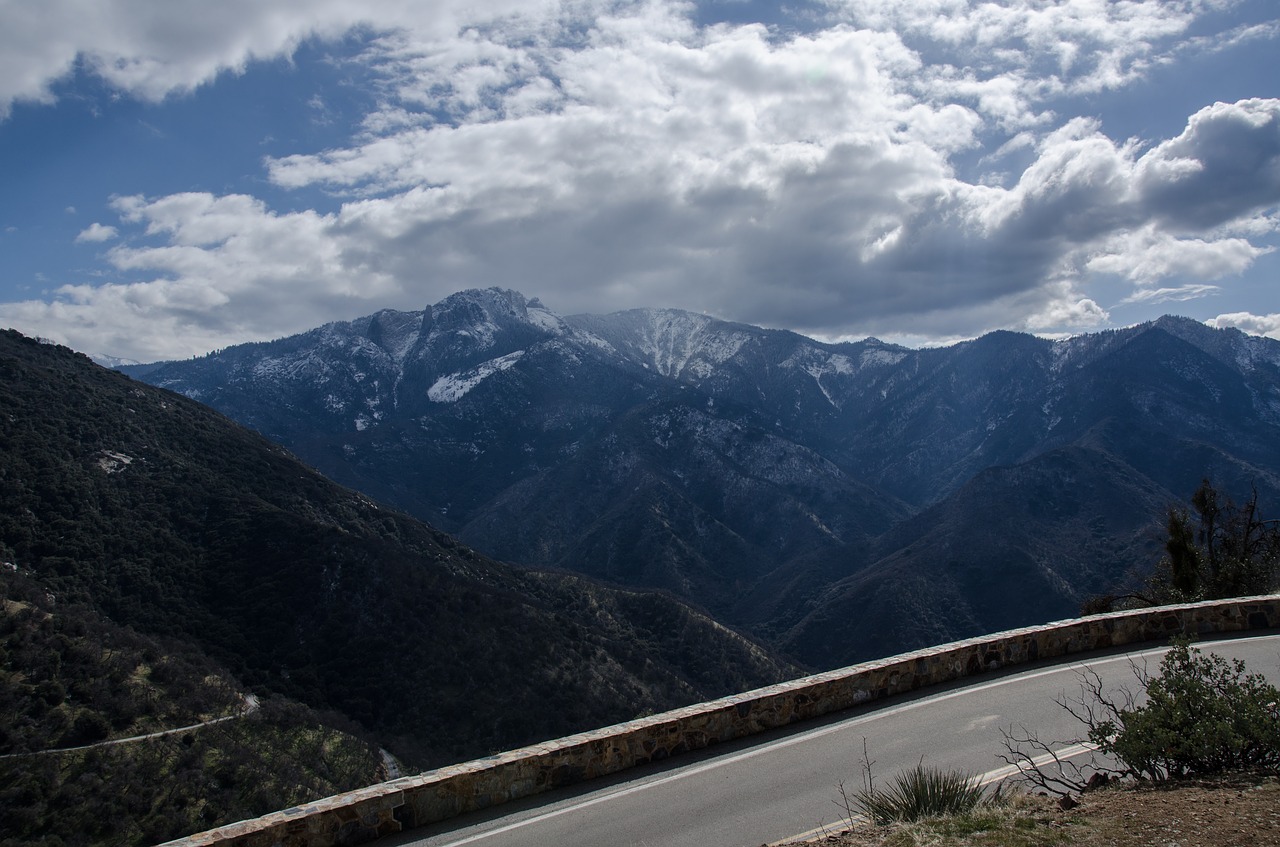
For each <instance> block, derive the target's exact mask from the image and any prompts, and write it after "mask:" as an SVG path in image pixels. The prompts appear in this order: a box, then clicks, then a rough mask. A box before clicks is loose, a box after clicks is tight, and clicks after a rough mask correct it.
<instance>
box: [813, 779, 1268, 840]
mask: <svg viewBox="0 0 1280 847" xmlns="http://www.w3.org/2000/svg"><path fill="white" fill-rule="evenodd" d="M808 843H811V844H816V845H822V846H823V847H1052V846H1053V845H1072V847H1149V845H1159V847H1276V845H1280V780H1277V779H1276V778H1275V777H1266V776H1259V775H1253V774H1241V775H1232V776H1228V777H1222V778H1219V779H1212V780H1208V779H1206V780H1188V781H1185V782H1179V783H1176V784H1173V783H1170V784H1165V785H1117V786H1112V787H1109V788H1105V789H1102V790H1099V791H1093V792H1089V793H1088V794H1086V795H1085V796H1084V797H1083V798H1082V800H1081V803H1080V805H1079V806H1077V807H1076V808H1074V809H1070V810H1065V811H1064V810H1062V809H1060V808H1059V807H1058V804H1057V803H1056V801H1054V800H1052V799H1049V798H1044V797H1017V798H1014V799H1011V800H1010V801H1008V802H1007V803H1006V804H1004V805H1002V806H997V807H994V808H984V809H979V810H978V811H976V812H974V813H972V814H968V815H959V816H955V817H949V818H935V819H932V820H928V821H922V822H920V823H914V824H895V825H890V826H882V827H877V826H871V825H863V826H860V827H858V828H856V829H854V830H851V831H849V832H846V833H842V834H839V835H829V836H825V837H823V838H820V839H816V840H814V841H811V842H808Z"/></svg>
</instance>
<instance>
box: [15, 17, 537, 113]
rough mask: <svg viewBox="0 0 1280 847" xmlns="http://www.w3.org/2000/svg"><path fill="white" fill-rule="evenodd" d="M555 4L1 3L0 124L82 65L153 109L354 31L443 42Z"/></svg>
mask: <svg viewBox="0 0 1280 847" xmlns="http://www.w3.org/2000/svg"><path fill="white" fill-rule="evenodd" d="M550 5H551V4H550V3H548V2H545V0H542V2H528V0H518V1H517V0H486V2H485V3H484V4H483V8H482V9H475V8H474V7H475V6H476V4H472V3H464V2H461V0H436V2H432V3H429V4H427V3H418V2H414V0H379V2H378V3H376V4H370V3H364V2H356V0H221V2H217V3H208V2H203V0H165V2H163V3H156V2H153V1H152V0H41V2H39V3H31V2H28V0H0V20H2V21H3V22H4V25H3V26H0V117H4V116H5V115H7V114H8V112H9V109H10V107H11V106H12V104H13V103H14V101H18V100H26V101H35V102H40V103H49V102H52V100H53V94H52V93H51V87H52V85H53V83H54V82H56V81H57V80H58V79H60V78H62V77H64V76H66V75H67V74H69V73H71V71H72V70H73V68H74V67H75V66H76V65H77V63H79V64H80V65H81V66H82V67H83V68H84V69H85V70H87V71H89V72H91V73H95V74H97V75H99V76H100V77H102V79H104V80H105V81H106V82H108V83H109V84H110V85H112V86H114V87H116V88H118V89H120V90H121V91H124V92H127V93H129V94H131V95H133V96H136V97H139V98H142V99H145V100H152V101H159V100H162V99H163V98H165V97H166V96H168V95H170V94H174V93H183V92H189V91H191V90H193V89H194V88H196V87H197V86H199V85H201V84H203V83H206V82H209V81H210V80H212V79H213V78H214V77H215V76H217V75H218V74H220V73H227V72H230V73H242V72H243V71H244V70H245V69H246V67H248V65H249V64H250V63H251V62H253V61H255V60H266V59H273V58H278V57H281V56H289V55H292V53H293V51H294V50H295V49H297V47H298V45H299V44H301V43H302V42H303V41H305V40H306V39H309V38H322V39H323V38H336V37H338V36H340V35H343V34H344V33H347V32H349V31H351V30H352V29H354V28H357V27H367V28H370V29H372V30H375V31H387V30H393V29H398V28H405V27H411V28H413V29H414V30H416V31H418V32H421V33H425V34H430V35H433V36H447V35H450V34H452V33H454V32H456V31H457V29H458V27H459V26H460V25H462V24H463V23H465V22H484V21H492V20H495V19H500V18H502V17H504V16H507V15H514V14H522V15H540V14H544V13H545V10H546V9H547V8H548V7H549V6H550Z"/></svg>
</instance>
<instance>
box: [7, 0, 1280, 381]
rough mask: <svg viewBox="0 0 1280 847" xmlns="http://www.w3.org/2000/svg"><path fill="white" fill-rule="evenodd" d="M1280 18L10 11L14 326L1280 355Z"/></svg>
mask: <svg viewBox="0 0 1280 847" xmlns="http://www.w3.org/2000/svg"><path fill="white" fill-rule="evenodd" d="M1277 247H1280V6H1278V5H1277V4H1276V3H1275V2H1274V0H1113V2H1107V0H1060V2H1052V0H997V2H991V0H982V2H979V1H978V0H973V1H972V2H970V1H969V0H813V2H795V3H764V2H756V0H702V2H668V1H667V0H637V2H621V1H619V0H610V1H608V2H596V0H565V2H551V1H550V0H520V2H516V0H488V2H485V0H480V2H477V0H466V2H460V1H458V2H455V0H431V2H427V1H426V0H379V2H378V3H368V2H365V0H221V2H218V3H209V2H207V0H199V2H193V0H166V2H163V3H157V2H154V0H41V2H39V3H35V2H31V0H0V326H9V327H13V328H16V329H18V330H20V331H22V332H24V333H27V334H29V335H38V336H41V337H45V338H49V339H52V340H54V341H58V342H60V343H64V344H67V345H69V346H71V347H73V348H75V349H77V350H80V351H82V352H86V353H89V354H91V355H99V356H116V357H122V358H126V359H132V360H135V361H143V362H147V361H155V360H159V359H174V358H186V357H190V356H194V355H200V354H203V353H205V352H208V351H210V350H213V349H216V348H222V347H226V346H229V345H231V344H236V343H240V342H244V341H258V340H266V339H271V338H278V337H281V336H285V335H289V334H292V333H296V332H300V331H304V330H307V329H310V328H312V327H315V326H319V325H321V324H323V323H326V322H329V321H335V320H350V319H353V318H356V317H359V316H362V315H367V314H372V313H373V312H376V311H379V310H381V309H384V308H394V309H402V310H418V309H423V308H425V307H427V306H429V305H431V304H432V303H435V302H438V301H439V300H441V299H443V298H444V297H446V296H448V295H449V294H451V293H453V292H455V291H459V290H462V289H467V288H478V287H479V288H484V287H490V286H498V287H502V288H512V289H515V290H518V291H520V292H522V293H524V294H525V295H526V296H527V297H530V298H533V297H538V298H539V299H541V300H542V302H543V303H544V304H545V305H546V306H547V307H548V308H550V309H552V310H553V311H556V312H559V313H561V314H566V315H567V314H577V313H583V312H595V313H602V312H612V311H616V310H620V309H627V308H635V307H663V308H682V309H688V310H691V311H696V312H703V313H706V314H709V315H713V316H715V317H719V318H725V319H729V320H735V321H742V322H745V323H751V324H756V325H759V326H766V327H778V328H785V329H792V330H795V331H797V332H802V333H804V334H806V335H810V336H813V337H817V338H821V339H824V340H843V339H860V338H864V337H866V336H876V337H878V338H881V339H884V340H887V341H895V342H898V343H904V344H908V345H911V346H921V345H931V344H945V343H950V342H953V341H957V340H961V339H965V338H972V337H975V336H977V335H980V334H982V333H984V332H987V331H991V330H995V329H1011V330H1017V331H1026V332H1034V333H1037V334H1041V335H1046V336H1063V335H1071V334H1078V333H1082V332H1091V331H1096V330H1100V329H1106V328H1113V327H1119V326H1127V325H1131V324H1134V323H1138V322H1141V321H1144V320H1150V319H1153V318H1155V317H1158V316H1159V315H1161V314H1166V313H1168V314H1181V315H1187V316H1190V317H1193V318H1196V319H1198V320H1203V321H1206V322H1208V323H1210V324H1212V325H1215V326H1234V327H1238V328H1240V329H1242V330H1244V331H1246V332H1251V333H1255V334H1266V335H1270V336H1272V337H1275V338H1280V251H1277Z"/></svg>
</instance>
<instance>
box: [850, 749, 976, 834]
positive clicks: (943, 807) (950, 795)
mask: <svg viewBox="0 0 1280 847" xmlns="http://www.w3.org/2000/svg"><path fill="white" fill-rule="evenodd" d="M982 800H983V789H982V786H981V785H979V784H978V782H977V780H976V779H975V778H974V777H972V776H970V775H969V774H966V773H962V772H960V771H943V770H939V769H938V768H932V767H925V766H924V763H923V762H921V763H920V764H917V765H916V766H915V767H914V768H912V769H910V770H908V771H906V772H904V773H900V774H898V776H897V777H895V778H894V779H893V781H892V782H891V783H890V785H889V787H888V788H887V789H885V790H883V791H878V790H876V789H875V788H874V787H870V788H868V789H866V790H863V791H859V792H858V793H857V794H856V795H854V797H853V804H852V805H853V806H854V807H856V808H857V809H858V811H860V812H862V814H864V815H866V816H867V817H868V818H870V819H871V821H872V822H874V823H877V824H887V823H893V822H895V821H904V822H907V821H917V820H921V819H923V818H933V817H940V816H942V815H961V814H965V813H967V812H971V811H973V810H974V809H975V808H977V806H978V804H979V803H981V802H982Z"/></svg>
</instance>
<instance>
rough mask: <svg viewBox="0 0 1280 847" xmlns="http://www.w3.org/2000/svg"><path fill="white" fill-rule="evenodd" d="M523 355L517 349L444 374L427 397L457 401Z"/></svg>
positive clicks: (448, 401)
mask: <svg viewBox="0 0 1280 847" xmlns="http://www.w3.org/2000/svg"><path fill="white" fill-rule="evenodd" d="M523 357H524V351H523V350H517V351H516V352H514V353H508V354H507V355H505V356H499V357H498V358H496V359H490V360H489V361H487V362H483V363H481V364H480V365H477V366H476V367H474V368H470V369H468V370H465V371H460V372H458V373H454V374H449V375H448V376H442V377H440V378H439V379H437V380H436V381H435V383H434V384H433V385H432V386H431V387H430V388H428V389H427V399H428V400H430V401H431V402H433V403H456V402H458V401H459V400H461V399H462V398H463V397H464V396H466V394H467V392H468V391H470V390H471V389H473V388H475V387H476V386H477V385H479V384H480V383H481V382H483V381H484V380H485V379H487V378H488V377H490V376H493V375H494V374H495V373H497V372H499V371H505V370H507V369H509V368H511V367H513V366H514V365H515V363H516V362H518V361H520V359H522V358H523Z"/></svg>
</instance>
